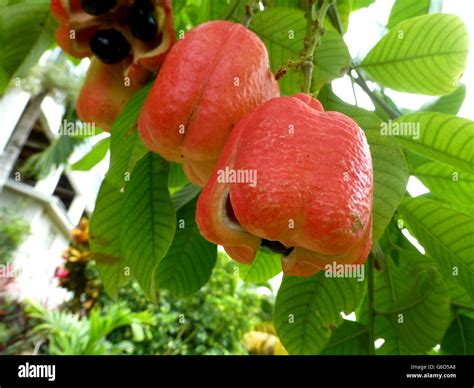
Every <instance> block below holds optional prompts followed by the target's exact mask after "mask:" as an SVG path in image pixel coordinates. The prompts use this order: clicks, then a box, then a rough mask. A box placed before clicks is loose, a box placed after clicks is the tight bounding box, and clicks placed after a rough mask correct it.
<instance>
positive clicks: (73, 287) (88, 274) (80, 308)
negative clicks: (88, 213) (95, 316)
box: [55, 218, 102, 316]
mask: <svg viewBox="0 0 474 388" xmlns="http://www.w3.org/2000/svg"><path fill="white" fill-rule="evenodd" d="M62 258H63V259H64V264H63V265H61V266H60V267H58V268H57V269H56V273H55V277H56V278H57V279H58V282H59V285H60V287H63V288H65V289H66V290H68V291H70V292H71V295H72V296H71V299H70V300H69V301H68V302H67V303H66V307H67V309H68V310H69V311H71V312H77V313H79V314H80V315H81V316H82V315H85V314H88V313H89V311H90V310H91V309H92V307H94V304H95V303H96V301H97V299H98V298H99V295H100V292H101V288H102V285H101V282H100V280H99V276H98V273H97V270H96V268H95V264H94V262H93V261H91V252H90V250H89V220H88V219H87V218H82V219H81V222H80V223H79V225H78V226H77V227H76V228H74V229H73V230H72V232H71V242H70V245H69V247H67V248H66V249H65V250H64V252H63V254H62Z"/></svg>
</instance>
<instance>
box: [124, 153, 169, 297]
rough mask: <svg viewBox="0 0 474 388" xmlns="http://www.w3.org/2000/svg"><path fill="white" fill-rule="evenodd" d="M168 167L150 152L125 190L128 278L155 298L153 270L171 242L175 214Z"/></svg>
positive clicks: (135, 170) (125, 235) (125, 249)
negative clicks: (129, 273)
mask: <svg viewBox="0 0 474 388" xmlns="http://www.w3.org/2000/svg"><path fill="white" fill-rule="evenodd" d="M168 170H169V164H168V163H167V162H165V161H164V160H163V159H161V158H160V157H159V156H158V155H155V154H153V153H151V152H150V153H148V154H146V155H145V156H144V157H143V158H142V159H140V160H139V161H138V162H137V164H136V165H135V168H134V169H133V174H132V178H131V180H130V182H129V183H128V184H127V186H126V189H125V198H124V203H123V210H122V236H121V251H122V254H123V255H124V257H125V260H126V262H127V264H128V265H129V266H130V269H131V274H132V276H133V277H134V278H135V279H136V280H137V281H138V283H139V284H140V286H141V287H142V289H143V291H144V292H145V294H146V295H147V296H148V297H149V298H150V299H152V300H154V299H155V284H154V283H155V282H154V271H155V268H156V267H157V266H158V264H159V263H160V261H161V260H162V259H163V257H165V255H166V252H168V249H169V247H170V245H171V242H172V241H173V237H174V233H175V227H176V217H175V216H176V214H175V211H174V207H173V204H172V202H171V197H170V194H169V192H168Z"/></svg>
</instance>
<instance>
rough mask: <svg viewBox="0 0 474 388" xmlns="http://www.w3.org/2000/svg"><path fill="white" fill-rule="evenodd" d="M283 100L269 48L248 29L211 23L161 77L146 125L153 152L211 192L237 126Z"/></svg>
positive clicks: (181, 46)
mask: <svg viewBox="0 0 474 388" xmlns="http://www.w3.org/2000/svg"><path fill="white" fill-rule="evenodd" d="M276 96H279V89H278V84H277V82H276V81H275V78H274V76H273V74H272V73H271V71H270V68H269V59H268V53H267V50H266V48H265V45H264V44H263V42H262V41H261V40H260V39H259V38H258V37H257V36H256V35H255V34H254V33H252V32H251V31H249V30H248V29H247V28H245V27H244V26H242V25H240V24H236V23H231V22H226V21H211V22H207V23H204V24H201V25H199V26H197V27H196V28H194V29H192V30H191V31H189V32H188V33H186V35H185V37H184V39H182V40H181V41H179V42H178V43H177V44H176V45H175V46H174V47H173V49H172V50H171V51H170V53H169V55H168V56H167V57H166V60H165V62H164V63H163V66H162V68H161V70H160V73H159V74H158V77H157V79H156V81H155V84H154V86H153V88H152V90H151V92H150V94H149V96H148V98H147V100H146V102H145V105H144V107H143V109H142V112H141V115H140V121H139V129H140V135H141V138H142V140H143V143H144V144H145V145H146V147H147V148H148V149H150V150H151V151H153V152H156V153H158V154H160V155H161V156H162V157H164V158H165V159H167V160H169V161H173V162H178V163H181V164H182V165H183V168H184V171H185V173H186V175H187V176H188V178H189V180H190V181H191V182H193V183H195V184H197V185H200V186H203V185H204V184H205V183H206V181H207V179H208V178H209V177H210V175H211V173H212V170H213V169H214V167H215V165H216V163H217V160H218V158H219V155H220V153H221V151H222V149H223V147H224V144H225V142H226V140H227V138H228V136H229V133H230V132H231V130H232V128H233V127H234V125H235V124H236V123H237V122H238V121H239V120H240V119H241V118H242V117H243V116H244V115H245V114H247V113H249V112H251V111H252V110H253V109H254V108H256V107H257V106H258V105H259V104H261V103H262V102H264V101H267V100H269V99H270V98H273V97H276Z"/></svg>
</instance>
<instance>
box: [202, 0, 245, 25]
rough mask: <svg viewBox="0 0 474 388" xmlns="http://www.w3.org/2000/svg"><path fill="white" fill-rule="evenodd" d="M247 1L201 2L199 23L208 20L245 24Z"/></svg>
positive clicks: (208, 0) (222, 0) (203, 0)
mask: <svg viewBox="0 0 474 388" xmlns="http://www.w3.org/2000/svg"><path fill="white" fill-rule="evenodd" d="M245 5H246V3H245V0H201V1H200V4H199V5H198V6H197V20H196V21H197V23H198V24H199V23H203V22H207V21H208V20H231V21H234V22H237V23H241V22H243V15H244V11H245Z"/></svg>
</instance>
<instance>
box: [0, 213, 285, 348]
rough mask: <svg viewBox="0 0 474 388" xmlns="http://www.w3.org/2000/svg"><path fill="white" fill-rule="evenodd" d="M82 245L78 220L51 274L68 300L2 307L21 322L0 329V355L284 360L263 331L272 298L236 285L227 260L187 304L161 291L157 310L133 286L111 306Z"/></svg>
mask: <svg viewBox="0 0 474 388" xmlns="http://www.w3.org/2000/svg"><path fill="white" fill-rule="evenodd" d="M88 239H89V222H88V220H87V219H86V218H83V219H82V220H81V222H80V224H79V225H78V226H77V227H76V228H74V229H73V230H72V233H71V243H70V246H69V247H68V248H67V249H66V250H65V251H64V253H63V258H64V259H65V262H64V264H63V265H61V266H60V267H58V268H57V269H56V273H55V276H56V278H57V279H58V286H59V287H63V288H65V289H67V290H68V291H70V293H71V297H70V299H69V300H68V301H66V302H65V303H64V304H63V305H62V306H61V308H60V309H56V310H48V309H46V308H45V307H43V306H41V305H39V304H37V303H31V302H29V303H27V304H26V306H22V305H20V304H18V303H16V304H13V303H12V302H11V301H10V302H9V303H8V304H5V306H4V307H5V308H6V307H8V309H9V311H6V310H5V311H4V310H1V309H0V314H1V313H2V311H4V312H5V313H8V315H9V316H12V317H15V320H16V322H19V320H20V321H21V325H19V326H18V327H19V328H21V330H20V331H19V333H17V334H16V335H15V334H14V333H12V331H11V327H10V328H9V330H7V326H6V325H4V324H3V325H0V344H3V346H2V347H0V352H3V353H6V354H18V353H30V354H31V353H33V354H38V353H39V354H54V355H58V354H67V355H86V354H87V355H98V354H123V353H126V354H137V355H149V354H157V355H158V354H163V355H185V354H206V355H212V354H214V355H224V354H249V353H251V354H285V351H284V349H283V347H282V346H281V344H279V341H278V338H277V337H276V336H275V332H274V329H273V326H272V325H271V324H265V322H268V321H271V317H272V310H273V304H272V300H271V298H270V297H269V296H265V295H262V293H261V292H260V293H259V292H257V287H256V286H253V285H250V284H247V283H244V282H242V281H241V280H240V279H239V276H238V274H237V272H236V270H235V269H236V267H235V264H234V263H233V262H232V261H231V260H230V259H229V258H228V257H227V256H226V255H225V254H223V253H221V254H220V255H219V257H218V260H217V264H216V267H215V268H214V272H213V275H212V276H211V280H210V281H209V282H208V283H207V284H206V285H205V286H204V287H203V288H202V289H201V290H200V291H198V292H197V293H195V294H194V295H192V296H190V297H187V298H178V297H175V296H173V295H172V293H171V292H169V291H167V290H161V291H159V293H158V295H157V301H158V303H156V304H155V303H152V302H150V301H149V300H148V299H147V298H146V296H145V294H144V293H143V291H142V290H141V288H140V287H139V286H138V284H137V283H136V282H134V281H132V282H130V283H129V284H127V285H125V286H124V287H122V289H121V291H120V295H119V298H118V300H120V304H117V301H116V300H114V299H112V298H110V297H109V296H108V295H107V294H105V293H104V292H103V288H102V284H101V282H100V280H99V277H98V273H97V270H96V268H95V262H94V261H93V260H91V259H90V252H89V243H88ZM13 310H14V311H13ZM10 326H11V325H10ZM256 333H257V334H256ZM7 340H8V343H7ZM0 346H1V345H0Z"/></svg>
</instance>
